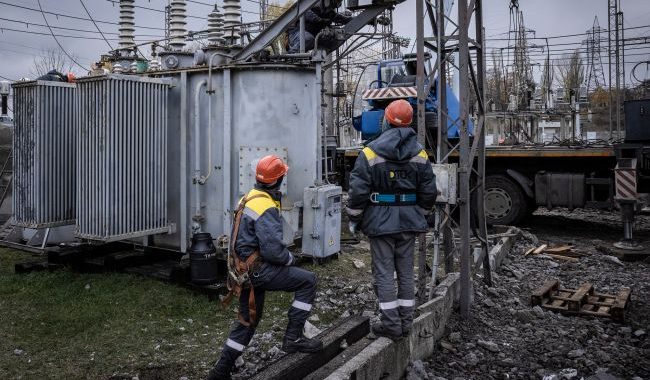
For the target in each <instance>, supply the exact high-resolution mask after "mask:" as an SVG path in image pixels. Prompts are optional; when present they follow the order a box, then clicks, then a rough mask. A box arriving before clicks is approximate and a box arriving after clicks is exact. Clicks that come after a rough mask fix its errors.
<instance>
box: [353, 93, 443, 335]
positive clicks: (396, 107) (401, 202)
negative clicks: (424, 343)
mask: <svg viewBox="0 0 650 380" xmlns="http://www.w3.org/2000/svg"><path fill="white" fill-rule="evenodd" d="M412 120H413V108H412V107H411V105H410V104H409V103H408V102H407V101H405V100H396V101H394V102H392V103H391V104H389V105H388V107H386V111H385V115H384V123H385V125H384V128H383V129H385V131H384V132H382V133H381V135H379V137H378V138H377V139H375V140H374V141H372V142H371V143H370V144H368V146H367V147H365V148H364V149H363V151H362V153H361V154H360V155H359V157H358V158H357V161H356V162H355V164H354V169H353V170H352V172H351V173H350V190H349V191H348V194H349V199H348V209H347V213H348V216H349V218H350V230H351V231H352V233H355V232H356V230H357V229H358V228H359V227H360V228H361V230H363V232H364V233H365V234H366V235H367V236H368V237H369V238H370V253H371V255H372V274H373V279H374V286H375V293H376V294H377V298H378V299H379V309H380V312H381V323H380V324H378V325H375V326H373V327H372V331H373V333H374V334H375V335H379V336H385V337H388V338H391V339H395V340H397V339H400V338H401V337H403V336H408V334H409V331H410V330H411V325H412V324H413V311H414V308H415V285H414V280H413V253H414V252H413V251H414V247H415V236H416V234H418V233H421V232H426V230H427V219H426V216H427V214H428V213H429V210H431V208H432V207H433V205H434V203H435V199H436V180H435V176H434V174H433V169H432V168H431V164H430V163H429V158H428V156H427V153H426V152H425V151H424V149H423V147H422V145H420V144H419V143H418V142H417V135H416V134H415V131H414V130H413V129H412V128H411V127H410V125H411V122H412ZM395 272H397V292H395V280H394V277H393V273H395Z"/></svg>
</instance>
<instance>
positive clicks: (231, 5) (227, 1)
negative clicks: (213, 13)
mask: <svg viewBox="0 0 650 380" xmlns="http://www.w3.org/2000/svg"><path fill="white" fill-rule="evenodd" d="M223 10H224V12H223V13H224V15H225V21H224V29H225V32H226V36H225V38H226V41H227V42H228V44H229V45H236V44H237V41H238V40H239V37H240V32H241V2H240V1H239V0H223Z"/></svg>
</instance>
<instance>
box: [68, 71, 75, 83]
mask: <svg viewBox="0 0 650 380" xmlns="http://www.w3.org/2000/svg"><path fill="white" fill-rule="evenodd" d="M76 80H77V77H75V76H74V74H73V73H68V83H73V82H75V81H76Z"/></svg>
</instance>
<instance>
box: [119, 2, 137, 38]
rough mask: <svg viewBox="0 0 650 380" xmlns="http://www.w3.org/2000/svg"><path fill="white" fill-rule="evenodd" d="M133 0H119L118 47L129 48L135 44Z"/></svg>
mask: <svg viewBox="0 0 650 380" xmlns="http://www.w3.org/2000/svg"><path fill="white" fill-rule="evenodd" d="M133 3H134V0H120V27H119V29H118V30H119V32H120V41H119V43H118V46H119V48H120V49H129V48H132V47H133V46H134V45H135V40H134V36H133V34H134V33H135V18H134V14H135V12H134V11H133V7H134V4H133Z"/></svg>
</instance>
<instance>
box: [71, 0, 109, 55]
mask: <svg viewBox="0 0 650 380" xmlns="http://www.w3.org/2000/svg"><path fill="white" fill-rule="evenodd" d="M79 1H80V2H81V6H82V7H84V10H85V11H86V14H88V17H89V18H90V21H92V22H93V25H95V28H97V31H98V32H99V34H101V35H102V38H103V39H104V41H106V44H107V45H108V47H109V48H110V49H111V50H113V46H111V43H110V42H108V40H107V39H106V36H105V35H104V33H103V32H102V30H101V29H99V26H97V23H96V22H95V20H93V16H91V15H90V11H88V8H86V4H84V0H79Z"/></svg>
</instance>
